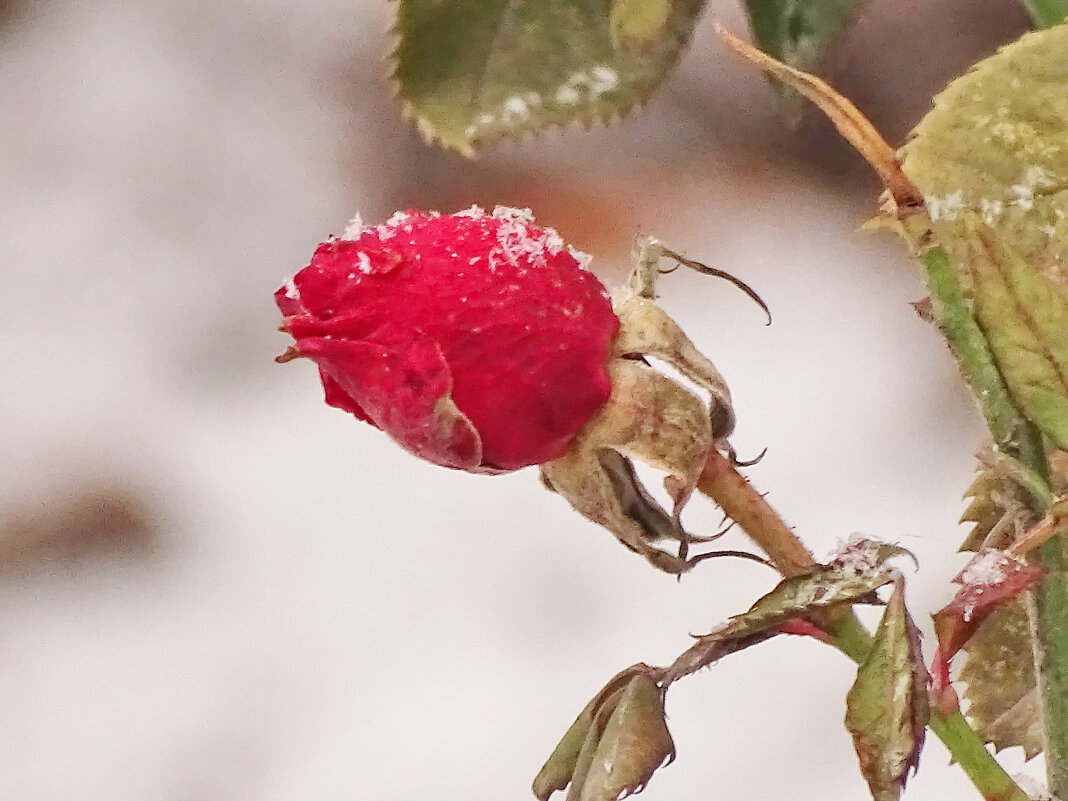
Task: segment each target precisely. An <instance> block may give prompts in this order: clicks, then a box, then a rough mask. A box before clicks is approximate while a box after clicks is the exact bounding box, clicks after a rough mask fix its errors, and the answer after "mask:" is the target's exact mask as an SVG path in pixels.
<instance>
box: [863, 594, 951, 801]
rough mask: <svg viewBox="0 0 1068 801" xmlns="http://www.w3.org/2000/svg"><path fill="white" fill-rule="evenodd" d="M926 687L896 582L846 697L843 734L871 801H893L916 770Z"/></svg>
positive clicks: (924, 718) (912, 629)
mask: <svg viewBox="0 0 1068 801" xmlns="http://www.w3.org/2000/svg"><path fill="white" fill-rule="evenodd" d="M928 681H929V677H928V674H927V669H926V668H925V667H924V664H923V655H922V653H921V651H920V635H919V631H918V630H917V629H916V625H915V623H913V621H912V618H911V616H910V615H909V613H908V609H907V608H906V607H905V594H904V587H903V582H901V581H897V582H895V586H894V592H893V594H891V596H890V600H889V602H888V603H887V605H886V611H885V612H884V613H883V619H882V621H881V622H880V624H879V629H878V631H876V633H875V642H874V643H873V645H872V649H871V652H870V654H869V655H868V658H867V659H866V660H865V661H864V663H863V664H862V665H861V666H860V668H859V669H858V670H857V680H856V682H854V684H853V687H852V688H851V689H850V690H849V694H848V696H847V697H846V718H845V723H846V728H847V729H849V732H850V734H852V735H853V746H854V748H855V749H856V751H857V758H858V759H859V761H860V769H861V772H862V773H863V774H864V778H865V780H866V781H867V782H868V787H869V788H870V790H871V794H872V798H874V799H875V801H897V799H898V798H900V796H901V791H902V790H903V789H904V786H905V781H906V779H907V778H908V774H909V772H910V771H911V770H913V769H915V767H916V764H917V762H918V760H919V756H920V749H922V748H923V740H924V734H925V732H926V726H927V720H928V717H929V715H930V709H929V705H928V696H927V685H928Z"/></svg>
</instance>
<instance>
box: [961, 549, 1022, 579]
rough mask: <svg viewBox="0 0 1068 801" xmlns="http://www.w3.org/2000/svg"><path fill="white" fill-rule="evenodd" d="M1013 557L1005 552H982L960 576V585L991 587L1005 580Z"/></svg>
mask: <svg viewBox="0 0 1068 801" xmlns="http://www.w3.org/2000/svg"><path fill="white" fill-rule="evenodd" d="M1011 559H1012V557H1010V556H1007V555H1006V554H1005V553H1004V552H1003V551H998V550H994V549H988V550H985V551H980V552H979V553H977V554H976V555H975V558H973V559H972V561H971V562H969V563H968V566H967V567H965V568H964V572H963V573H961V574H960V583H961V584H964V585H968V586H971V587H989V586H990V585H992V584H998V583H999V582H1002V581H1004V580H1005V577H1006V575H1007V573H1006V568H1007V567H1008V566H1009V565H1010V564H1011Z"/></svg>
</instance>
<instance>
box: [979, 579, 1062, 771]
mask: <svg viewBox="0 0 1068 801" xmlns="http://www.w3.org/2000/svg"><path fill="white" fill-rule="evenodd" d="M964 652H965V654H966V655H967V659H966V661H965V663H964V667H963V668H962V670H961V673H960V680H961V681H962V682H963V683H964V684H965V690H964V698H965V699H966V700H967V701H968V702H969V705H968V711H967V717H968V720H969V721H970V722H971V724H972V726H974V727H975V730H976V731H978V732H979V735H980V736H981V737H982V738H983V740H984V741H985V742H988V743H991V744H993V746H994V747H995V748H996V749H997V750H999V751H1000V750H1001V749H1002V748H1011V747H1012V746H1020V747H1021V748H1023V750H1024V754H1025V755H1026V757H1027V758H1028V759H1030V758H1031V757H1033V756H1035V755H1036V754H1038V753H1041V751H1042V741H1043V740H1042V738H1043V732H1042V719H1041V714H1040V710H1039V706H1038V690H1037V687H1036V684H1035V662H1034V652H1033V650H1032V645H1031V624H1030V622H1029V621H1028V617H1027V609H1026V607H1025V605H1024V601H1023V599H1017V600H1015V601H1012V602H1010V603H1008V604H1005V605H1003V606H1000V607H998V608H997V609H996V610H994V612H993V614H991V615H990V616H989V617H988V618H987V619H986V620H985V621H984V622H983V625H981V626H980V627H979V630H978V631H977V632H976V633H975V634H974V635H973V636H972V638H971V639H970V640H969V641H968V643H967V645H965V646H964Z"/></svg>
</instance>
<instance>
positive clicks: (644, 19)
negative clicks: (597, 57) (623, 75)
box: [608, 0, 672, 49]
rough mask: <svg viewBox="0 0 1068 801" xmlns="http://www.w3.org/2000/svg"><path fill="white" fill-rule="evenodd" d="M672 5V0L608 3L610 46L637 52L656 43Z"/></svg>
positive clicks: (615, 0)
mask: <svg viewBox="0 0 1068 801" xmlns="http://www.w3.org/2000/svg"><path fill="white" fill-rule="evenodd" d="M671 6H672V2H671V0H611V4H610V6H609V10H608V21H609V25H610V27H611V33H612V43H613V44H614V45H615V46H616V47H617V48H619V49H623V48H628V47H630V48H635V49H640V48H643V47H647V46H649V45H650V44H653V43H655V42H656V40H657V39H658V38H659V37H660V36H662V35H663V34H664V26H666V25H667V23H668V20H669V19H670V18H671Z"/></svg>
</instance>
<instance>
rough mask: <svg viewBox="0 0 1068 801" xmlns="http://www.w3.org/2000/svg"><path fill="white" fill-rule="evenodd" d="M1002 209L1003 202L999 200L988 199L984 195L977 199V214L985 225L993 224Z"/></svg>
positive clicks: (1003, 208) (1003, 207)
mask: <svg viewBox="0 0 1068 801" xmlns="http://www.w3.org/2000/svg"><path fill="white" fill-rule="evenodd" d="M1004 210H1005V204H1004V203H1002V202H1001V201H1000V200H989V199H987V198H985V197H984V198H982V199H981V200H980V201H979V214H980V215H981V216H982V218H983V222H985V223H986V224H987V225H993V224H994V221H995V220H997V218H998V217H1000V216H1001V212H1002V211H1004Z"/></svg>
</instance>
